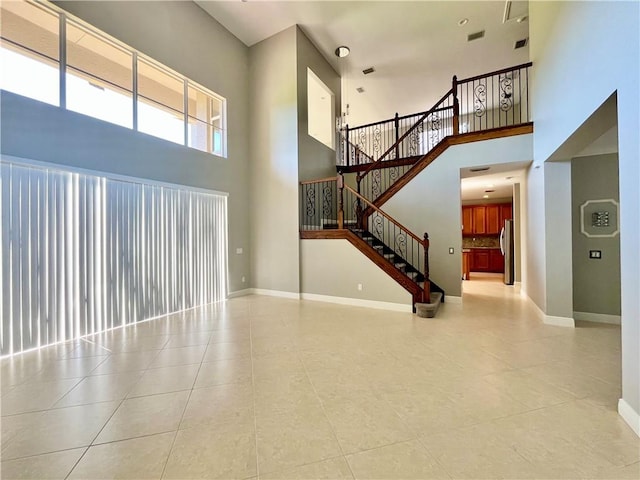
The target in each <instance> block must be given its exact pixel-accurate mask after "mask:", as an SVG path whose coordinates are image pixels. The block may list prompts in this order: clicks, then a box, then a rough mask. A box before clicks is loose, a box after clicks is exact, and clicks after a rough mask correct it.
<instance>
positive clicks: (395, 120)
mask: <svg viewBox="0 0 640 480" xmlns="http://www.w3.org/2000/svg"><path fill="white" fill-rule="evenodd" d="M393 123H394V124H395V127H396V160H397V159H399V158H400V146H399V145H398V140H400V120H399V119H398V112H396V116H395V118H394V119H393Z"/></svg>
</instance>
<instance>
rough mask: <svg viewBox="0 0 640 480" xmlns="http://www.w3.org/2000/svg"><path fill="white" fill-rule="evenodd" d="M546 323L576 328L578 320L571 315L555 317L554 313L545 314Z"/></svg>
mask: <svg viewBox="0 0 640 480" xmlns="http://www.w3.org/2000/svg"><path fill="white" fill-rule="evenodd" d="M542 321H543V322H544V323H545V325H554V326H556V327H569V328H575V326H576V322H575V320H574V319H573V318H571V317H555V316H553V315H545V316H544V319H543V320H542Z"/></svg>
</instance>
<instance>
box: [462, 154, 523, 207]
mask: <svg viewBox="0 0 640 480" xmlns="http://www.w3.org/2000/svg"><path fill="white" fill-rule="evenodd" d="M530 163H531V162H512V163H503V164H498V165H490V166H489V170H486V171H483V172H472V171H471V169H470V168H462V169H460V178H461V181H460V191H461V194H460V196H461V198H462V200H491V199H494V198H495V199H498V198H512V197H513V184H514V183H522V182H524V179H525V175H526V169H527V167H528V166H529V164H530ZM472 168H474V169H475V168H479V167H472ZM487 190H494V191H493V192H487ZM484 195H488V199H485V198H483V197H484Z"/></svg>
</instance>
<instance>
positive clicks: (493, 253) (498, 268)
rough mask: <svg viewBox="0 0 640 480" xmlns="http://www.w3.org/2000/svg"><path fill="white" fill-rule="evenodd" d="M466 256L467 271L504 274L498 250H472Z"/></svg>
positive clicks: (501, 258)
mask: <svg viewBox="0 0 640 480" xmlns="http://www.w3.org/2000/svg"><path fill="white" fill-rule="evenodd" d="M468 255H469V259H468V263H469V271H471V272H493V273H504V257H503V256H502V253H501V252H500V249H499V248H472V249H471V251H470V252H469V254H468Z"/></svg>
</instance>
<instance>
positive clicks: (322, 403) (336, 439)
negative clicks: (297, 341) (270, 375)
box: [296, 347, 356, 480]
mask: <svg viewBox="0 0 640 480" xmlns="http://www.w3.org/2000/svg"><path fill="white" fill-rule="evenodd" d="M296 356H297V357H298V361H299V362H300V363H301V364H302V368H303V369H304V374H305V376H306V377H307V380H309V384H310V385H311V388H313V393H314V394H315V396H316V399H317V400H318V402H319V403H320V408H321V409H322V414H323V415H324V418H325V420H326V421H327V423H328V424H329V428H330V429H331V433H332V434H333V438H334V439H335V441H336V443H337V444H338V448H339V449H340V452H341V453H342V458H343V459H344V462H345V463H346V464H347V467H348V468H349V472H350V473H351V477H353V479H354V480H355V478H356V476H355V474H354V473H353V469H352V468H351V464H350V463H349V461H348V460H347V456H346V454H345V453H344V448H342V445H341V444H340V441H339V440H338V434H337V433H336V431H335V428H334V427H333V424H332V423H331V420H329V416H328V415H327V411H326V410H325V408H324V402H323V401H322V399H321V398H320V395H318V391H317V390H316V387H315V385H314V384H313V381H312V380H311V377H310V376H309V371H308V370H307V366H306V365H305V364H304V360H302V358H301V357H300V353H299V349H298V348H297V347H296ZM333 458H335V457H333ZM324 460H328V459H326V458H325V459H322V460H320V461H324Z"/></svg>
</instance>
